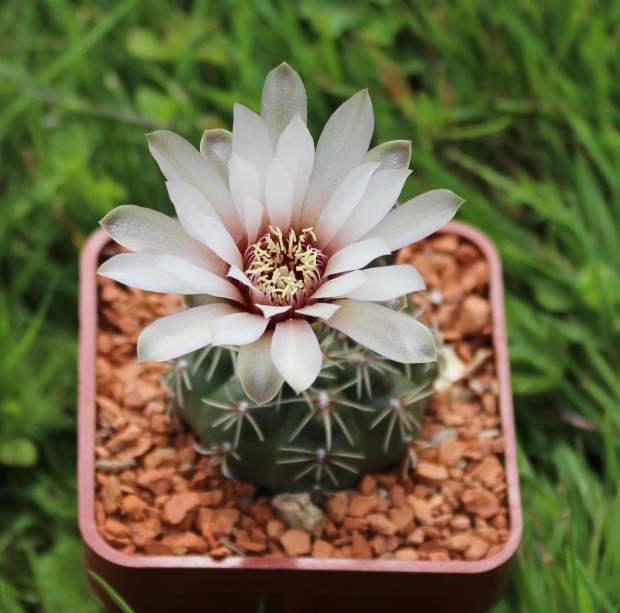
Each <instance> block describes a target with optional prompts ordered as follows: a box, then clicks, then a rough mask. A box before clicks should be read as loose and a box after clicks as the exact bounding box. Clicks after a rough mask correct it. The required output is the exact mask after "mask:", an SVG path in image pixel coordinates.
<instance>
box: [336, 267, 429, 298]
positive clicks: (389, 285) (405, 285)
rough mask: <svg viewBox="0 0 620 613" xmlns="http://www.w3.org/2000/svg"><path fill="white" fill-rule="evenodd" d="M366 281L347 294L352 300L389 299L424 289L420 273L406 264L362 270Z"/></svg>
mask: <svg viewBox="0 0 620 613" xmlns="http://www.w3.org/2000/svg"><path fill="white" fill-rule="evenodd" d="M364 274H365V275H366V283H364V284H363V285H360V286H359V287H358V288H357V289H354V290H353V291H352V292H349V293H348V294H347V298H352V299H353V300H373V301H379V300H391V299H392V298H399V297H400V296H406V295H407V294H410V293H411V292H419V291H420V290H423V289H426V285H425V283H424V280H423V279H422V277H421V276H420V273H419V272H418V271H417V270H416V269H415V268H414V267H413V266H409V265H408V264H402V265H396V266H378V267H377V268H367V269H366V270H364Z"/></svg>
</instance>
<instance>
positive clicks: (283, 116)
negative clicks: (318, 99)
mask: <svg viewBox="0 0 620 613" xmlns="http://www.w3.org/2000/svg"><path fill="white" fill-rule="evenodd" d="M260 114H261V117H262V118H263V120H264V121H265V124H266V125H267V129H268V130H269V134H270V135H271V142H272V143H273V145H274V147H275V144H276V143H277V142H278V139H279V138H280V134H282V132H283V130H284V129H285V128H286V126H287V125H288V124H289V122H290V121H291V119H292V118H293V117H294V116H295V115H296V114H299V115H300V116H301V118H302V120H303V122H304V123H305V122H306V117H307V102H306V88H305V87H304V84H303V82H302V80H301V78H300V76H299V75H298V74H297V73H296V72H295V71H294V70H293V69H292V68H291V67H290V66H289V65H288V64H286V63H283V64H280V66H278V67H277V68H274V69H273V70H272V71H271V72H270V73H269V74H268V75H267V78H266V79H265V86H264V87H263V96H262V100H261V111H260Z"/></svg>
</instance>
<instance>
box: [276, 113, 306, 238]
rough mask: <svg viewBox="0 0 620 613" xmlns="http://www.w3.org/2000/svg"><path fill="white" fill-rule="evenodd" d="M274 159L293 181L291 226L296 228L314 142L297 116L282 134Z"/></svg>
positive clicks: (302, 121)
mask: <svg viewBox="0 0 620 613" xmlns="http://www.w3.org/2000/svg"><path fill="white" fill-rule="evenodd" d="M276 158H277V159H278V160H280V162H282V164H284V167H285V168H286V170H287V172H288V174H289V176H290V177H291V180H292V181H293V212H292V224H291V225H292V226H293V227H298V226H299V217H300V215H301V208H302V206H303V203H304V198H305V197H306V191H307V189H308V182H309V181H310V175H311V174H312V167H313V164H314V141H313V140H312V135H311V134H310V131H309V130H308V127H307V126H306V124H305V122H304V120H303V119H302V118H301V117H300V116H299V115H295V116H294V117H293V119H292V120H291V123H289V125H288V126H287V127H286V129H285V130H284V132H282V136H280V140H279V141H278V146H277V148H276Z"/></svg>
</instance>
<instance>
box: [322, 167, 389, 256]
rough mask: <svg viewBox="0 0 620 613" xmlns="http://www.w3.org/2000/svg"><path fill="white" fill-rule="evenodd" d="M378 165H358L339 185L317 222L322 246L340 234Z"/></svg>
mask: <svg viewBox="0 0 620 613" xmlns="http://www.w3.org/2000/svg"><path fill="white" fill-rule="evenodd" d="M378 167H379V163H378V162H367V163H366V164H362V165H361V166H356V167H355V168H354V169H353V170H352V171H351V172H350V173H349V174H348V175H347V178H346V179H345V180H344V181H343V182H342V183H341V184H340V185H339V187H338V189H337V190H336V192H335V193H334V195H333V196H332V197H331V199H330V201H329V203H328V205H327V206H326V207H325V209H324V210H323V212H322V213H321V216H320V217H319V220H318V221H317V223H316V227H315V232H316V235H317V238H318V241H319V245H320V246H321V247H323V246H325V245H327V244H328V243H329V242H330V241H331V240H332V238H334V236H336V234H338V232H339V231H340V229H341V228H342V226H343V225H344V224H345V222H346V221H347V219H348V217H349V215H351V212H352V211H353V209H354V208H355V207H356V206H357V205H358V203H359V201H360V200H361V199H362V196H363V195H364V192H365V191H366V187H367V185H368V182H369V181H370V178H371V177H372V174H373V173H374V172H375V170H376V169H377V168H378Z"/></svg>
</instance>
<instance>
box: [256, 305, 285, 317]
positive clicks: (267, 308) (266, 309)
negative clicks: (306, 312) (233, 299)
mask: <svg viewBox="0 0 620 613" xmlns="http://www.w3.org/2000/svg"><path fill="white" fill-rule="evenodd" d="M256 306H257V307H258V308H259V309H260V310H261V311H262V312H263V315H264V316H265V317H267V318H269V317H274V316H275V315H280V314H281V313H286V312H287V311H288V310H290V308H291V306H290V305H288V306H278V307H277V306H271V305H270V304H257V305H256Z"/></svg>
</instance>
